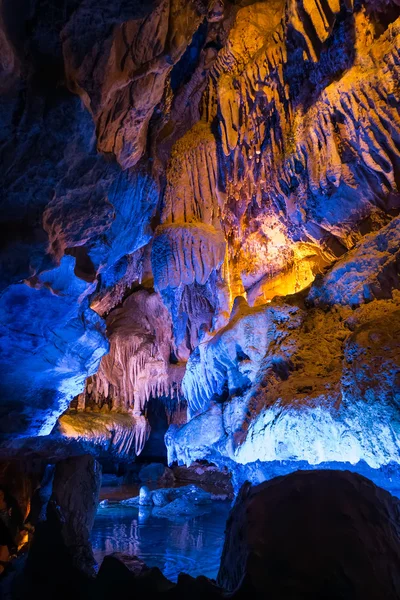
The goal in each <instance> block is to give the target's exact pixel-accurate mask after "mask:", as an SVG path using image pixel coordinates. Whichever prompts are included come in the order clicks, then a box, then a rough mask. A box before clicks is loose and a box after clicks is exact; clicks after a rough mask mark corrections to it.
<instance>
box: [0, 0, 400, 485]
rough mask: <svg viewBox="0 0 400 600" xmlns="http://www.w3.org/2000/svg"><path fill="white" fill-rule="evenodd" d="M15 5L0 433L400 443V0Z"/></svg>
mask: <svg viewBox="0 0 400 600" xmlns="http://www.w3.org/2000/svg"><path fill="white" fill-rule="evenodd" d="M56 4H57V3H56ZM18 7H19V8H18V10H15V6H14V5H13V3H12V1H11V0H4V1H3V3H2V6H1V11H0V50H1V60H0V69H1V71H0V103H1V110H0V115H1V116H0V119H1V127H0V161H1V165H2V169H1V180H0V189H1V198H2V209H3V210H2V211H1V216H0V220H1V231H2V236H1V240H2V246H1V250H0V265H1V281H0V286H1V289H2V293H1V297H0V321H1V332H0V335H1V337H0V379H1V384H2V394H1V397H0V433H1V445H0V449H1V448H2V449H3V451H4V452H11V451H12V450H13V449H14V450H15V451H18V449H19V451H21V452H22V453H23V452H27V451H28V450H29V452H31V451H32V452H34V451H35V450H34V449H35V448H36V449H37V451H38V452H40V453H41V455H42V454H44V453H45V452H46V450H45V448H47V449H48V451H49V452H50V453H52V454H53V453H54V452H56V451H55V450H54V448H55V446H56V445H57V442H55V441H54V440H59V439H60V437H61V436H64V438H65V439H64V441H63V442H62V443H61V444H60V450H59V452H61V453H64V452H68V449H70V452H71V453H74V454H75V453H79V452H80V451H85V452H90V453H92V452H93V453H94V454H98V455H99V456H100V455H102V456H104V455H110V456H112V459H111V460H114V459H116V458H118V457H120V458H121V459H122V458H123V459H124V460H133V459H134V457H135V456H136V455H137V454H139V453H140V452H144V453H145V452H146V444H151V443H152V437H151V436H152V435H153V436H154V439H156V440H158V443H159V442H160V440H161V438H162V436H163V434H164V432H165V430H166V428H167V426H170V427H169V430H168V432H167V434H166V438H165V440H166V445H167V447H168V453H169V460H170V461H177V462H179V463H185V464H190V463H191V462H192V461H194V460H204V459H206V460H209V461H211V462H213V463H218V466H219V467H220V468H221V467H226V468H229V469H231V470H232V471H235V469H237V473H238V474H239V475H238V478H237V481H239V480H241V478H242V476H243V469H242V467H245V466H246V465H249V472H250V471H251V472H252V473H253V471H254V469H255V466H254V465H255V464H257V461H259V463H260V464H261V467H260V472H261V473H265V468H266V467H265V465H266V464H267V465H268V464H270V463H271V462H274V461H288V462H291V463H293V465H295V464H296V461H304V462H305V463H308V464H312V465H317V464H320V463H321V462H327V461H328V462H340V463H343V462H348V463H351V464H353V465H359V464H361V461H365V463H366V464H367V465H369V467H371V468H375V469H377V468H379V467H382V466H385V465H386V466H390V464H391V463H393V462H394V463H396V464H397V463H398V462H399V458H400V456H399V447H400V446H399V442H400V438H399V431H398V412H399V411H398V400H399V372H400V363H399V360H400V358H399V357H400V351H399V347H398V342H397V339H398V333H399V314H400V312H399V311H400V308H399V295H398V290H399V259H398V257H399V234H398V225H399V216H398V215H399V210H400V195H399V185H400V183H399V182H400V127H399V112H398V111H399V106H400V92H399V64H400V61H399V55H400V54H399V53H400V18H399V10H398V9H399V0H385V1H383V0H361V1H360V2H353V0H344V1H342V2H339V1H338V0H327V1H326V2H318V1H317V0H301V1H297V0H296V1H295V0H258V1H255V0H188V1H186V0H152V1H151V2H139V1H137V0H132V1H130V2H128V1H126V0H112V1H110V0H107V1H105V0H96V1H94V0H65V2H63V3H62V6H61V5H60V6H59V5H58V4H57V5H55V4H54V3H52V2H50V1H49V0H32V2H29V3H22V4H21V3H20V4H19V5H18ZM186 408H187V410H186ZM151 415H152V417H151ZM154 415H156V416H157V418H156V417H155V416H154ZM34 436H48V438H49V439H47V438H46V440H45V441H43V440H40V441H35V442H32V440H31V437H34ZM14 438H26V439H25V440H24V441H18V440H16V439H14ZM156 445H157V444H156ZM163 450H165V448H163ZM250 465H251V466H250ZM293 468H295V467H293ZM360 468H361V467H360Z"/></svg>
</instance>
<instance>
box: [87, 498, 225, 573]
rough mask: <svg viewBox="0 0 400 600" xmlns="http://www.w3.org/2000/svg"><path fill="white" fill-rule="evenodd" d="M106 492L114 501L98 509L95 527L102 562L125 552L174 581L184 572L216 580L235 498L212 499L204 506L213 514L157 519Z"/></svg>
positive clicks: (95, 543) (97, 555)
mask: <svg viewBox="0 0 400 600" xmlns="http://www.w3.org/2000/svg"><path fill="white" fill-rule="evenodd" d="M136 493H137V491H136V490H135V493H134V494H133V493H132V494H131V495H136ZM102 496H103V497H107V496H108V498H109V500H110V503H109V505H108V506H106V507H104V508H102V507H100V508H99V509H98V512H97V515H96V519H95V523H94V526H93V530H92V545H93V551H94V555H95V558H96V560H97V562H98V563H99V564H100V563H101V561H102V560H103V557H104V556H105V555H106V554H111V553H112V552H123V553H125V554H133V555H135V556H138V557H139V558H141V559H142V560H144V561H145V563H146V564H147V565H148V566H149V567H159V569H160V570H161V571H162V572H163V573H164V575H165V576H166V577H168V579H170V580H171V581H176V580H177V577H178V574H179V573H181V572H184V573H188V574H189V575H192V576H193V577H197V576H198V575H206V576H207V577H210V578H214V579H215V578H216V576H217V573H218V568H219V561H220V557H221V552H222V546H223V543H224V532H225V524H226V519H227V517H228V513H229V509H230V502H217V501H216V502H213V503H212V504H211V505H210V506H207V507H204V508H205V509H207V511H209V512H207V513H206V514H204V515H201V516H198V517H194V518H189V517H177V518H175V519H174V520H170V519H161V518H157V517H154V516H153V515H152V513H151V510H149V509H148V508H147V507H128V506H123V505H120V504H118V503H117V502H116V494H113V493H112V492H111V493H109V494H106V493H104V491H103V494H102ZM125 497H129V496H128V495H125Z"/></svg>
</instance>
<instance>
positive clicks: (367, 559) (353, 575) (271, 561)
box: [218, 471, 400, 600]
mask: <svg viewBox="0 0 400 600" xmlns="http://www.w3.org/2000/svg"><path fill="white" fill-rule="evenodd" d="M399 510H400V504H399V501H398V500H397V499H396V498H394V497H393V496H391V495H390V494H389V493H388V492H385V491H384V490H382V489H380V488H378V487H376V486H375V485H374V484H373V483H371V482H370V481H369V480H368V479H365V478H364V477H361V476H360V475H356V474H353V473H349V472H348V471H344V472H340V471H317V472H311V471H299V472H298V473H293V474H292V475H288V476H286V477H278V478H276V479H273V480H271V481H268V482H266V483H263V484H261V485H260V486H257V487H253V488H251V487H250V486H249V485H248V484H247V485H246V484H245V485H244V486H243V488H242V490H241V493H240V495H239V496H238V498H237V500H236V503H235V505H234V507H233V509H232V511H231V513H230V516H229V519H228V523H227V534H226V539H225V545H224V550H223V553H222V557H221V566H220V570H219V574H218V583H219V585H221V586H222V587H224V588H225V589H226V590H229V591H234V590H236V589H238V588H240V587H241V589H242V592H243V593H244V590H246V591H247V594H249V595H252V594H255V595H256V596H257V594H262V595H264V593H265V590H268V594H269V596H270V597H271V599H274V600H275V599H278V598H282V599H285V600H286V599H289V598H290V599H292V598H332V599H333V598H335V599H338V600H339V599H345V598H366V599H367V598H368V599H371V600H372V599H376V600H378V598H383V597H384V598H388V599H389V598H393V599H395V598H398V596H399V593H400V591H399V588H400V580H399V575H398V569H399V556H400V554H399V544H400V529H399Z"/></svg>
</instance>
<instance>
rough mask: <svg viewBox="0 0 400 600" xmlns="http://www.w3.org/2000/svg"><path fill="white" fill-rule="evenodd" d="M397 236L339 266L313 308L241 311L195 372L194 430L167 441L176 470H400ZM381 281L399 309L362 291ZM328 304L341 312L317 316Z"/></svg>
mask: <svg viewBox="0 0 400 600" xmlns="http://www.w3.org/2000/svg"><path fill="white" fill-rule="evenodd" d="M394 224H395V222H393V225H394ZM391 225H392V224H390V225H388V226H387V227H386V228H384V229H382V230H381V231H380V232H379V233H377V234H375V236H367V237H366V238H365V240H364V241H363V242H362V243H360V244H359V246H358V247H357V248H356V249H355V250H354V251H352V252H350V253H349V254H348V255H346V256H345V257H343V259H341V260H340V261H338V262H337V263H336V265H335V266H334V267H333V269H332V270H331V271H329V272H328V273H327V275H326V276H325V278H323V279H320V280H318V282H316V283H315V284H314V286H313V287H312V288H311V291H310V293H309V294H308V297H307V303H306V305H304V303H303V300H302V298H303V297H302V296H298V297H295V296H294V297H292V298H290V297H288V298H287V299H286V302H285V301H284V300H279V299H276V300H275V301H273V302H272V303H270V304H266V305H263V306H258V307H255V308H251V307H249V306H248V305H247V304H246V302H245V301H244V299H242V300H241V301H238V300H237V301H236V304H235V305H234V309H233V311H232V316H231V319H230V321H229V323H228V325H226V327H225V328H223V329H221V330H220V331H219V332H218V333H217V334H216V335H214V336H213V337H211V338H210V340H209V341H208V342H207V343H204V344H201V345H200V346H199V348H198V349H197V350H196V352H194V353H193V354H192V356H191V358H190V360H189V363H188V367H187V370H186V374H185V377H184V381H183V389H184V391H185V396H186V398H187V401H188V405H189V409H190V414H191V416H192V419H191V420H190V421H189V422H188V424H186V425H183V426H181V427H175V428H171V429H170V430H169V432H168V434H167V437H166V443H167V447H168V450H169V460H170V461H171V462H172V461H174V460H179V461H181V462H183V463H186V464H190V462H191V461H193V460H198V459H201V458H205V459H207V460H210V461H213V460H214V461H215V460H217V461H219V464H221V461H222V463H223V462H224V460H225V461H226V462H229V461H230V460H232V461H234V462H235V463H240V464H247V463H252V462H254V461H257V460H260V461H267V462H269V461H275V460H286V461H296V460H297V461H306V462H308V463H310V464H318V463H321V462H330V461H338V462H349V463H352V464H356V463H358V462H359V461H365V462H366V463H367V464H368V465H369V466H370V467H373V468H379V467H380V466H382V465H386V464H389V463H390V462H391V461H394V462H398V461H399V458H400V456H399V450H398V448H399V441H400V439H399V429H398V395H399V373H400V345H399V341H398V339H399V338H398V334H399V332H398V329H399V323H400V319H399V300H400V298H399V294H398V290H397V289H396V288H397V287H398V286H397V278H396V277H393V276H392V273H391V271H390V269H388V270H385V268H384V267H383V268H382V269H381V271H379V269H377V263H378V264H383V265H384V266H385V265H386V264H387V263H389V264H390V261H391V260H392V256H393V252H392V247H391V239H392V236H393V232H395V231H396V229H395V228H394V227H392V226H391ZM378 244H379V246H380V247H381V251H380V253H377V252H376V247H377V245H378ZM385 244H386V245H385ZM393 246H394V247H395V248H397V246H396V244H395V243H394V244H393ZM371 247H372V251H371ZM385 248H386V250H385ZM360 272H362V273H363V275H362V276H360ZM377 273H378V277H380V282H381V288H379V289H385V290H386V292H385V294H384V296H383V297H388V296H390V294H391V295H392V297H391V298H390V299H387V300H385V299H379V298H380V294H378V293H377V294H376V296H377V298H376V299H375V300H372V299H371V301H370V302H366V300H369V299H370V297H369V296H367V297H365V296H364V295H360V293H359V290H360V281H361V280H362V281H364V282H365V289H366V287H367V286H368V285H369V281H372V282H373V281H374V278H375V279H376V280H377ZM343 281H344V283H343ZM340 290H343V291H344V293H346V294H347V296H346V297H345V298H344V300H343V302H340V303H339V297H340ZM325 298H327V299H333V300H332V304H331V306H330V307H326V306H325V310H322V308H319V307H318V308H316V307H315V306H314V305H315V304H317V305H318V306H319V304H320V303H321V302H322V301H321V300H320V299H325ZM336 298H338V300H336ZM348 298H356V299H357V303H358V304H359V306H358V307H357V308H356V306H357V304H356V301H354V302H353V303H352V304H353V305H354V306H353V308H351V307H350V306H347V301H348ZM335 301H336V302H338V303H336V304H335ZM326 303H327V302H326V301H325V305H326ZM343 305H344V306H343Z"/></svg>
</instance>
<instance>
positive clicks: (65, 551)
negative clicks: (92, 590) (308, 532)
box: [15, 455, 101, 600]
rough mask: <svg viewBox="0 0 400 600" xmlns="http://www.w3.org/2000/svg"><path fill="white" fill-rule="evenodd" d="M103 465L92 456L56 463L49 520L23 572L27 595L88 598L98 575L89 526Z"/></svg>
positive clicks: (21, 585) (20, 589)
mask: <svg viewBox="0 0 400 600" xmlns="http://www.w3.org/2000/svg"><path fill="white" fill-rule="evenodd" d="M100 483H101V467H100V465H99V463H97V461H96V460H95V459H94V458H93V457H91V456H87V455H84V456H79V457H73V458H67V459H66V460H62V461H60V462H59V463H58V464H57V465H56V468H55V472H54V479H53V484H52V493H51V497H50V500H49V502H48V504H47V511H46V520H44V521H42V522H40V523H39V524H38V525H37V526H36V531H35V536H34V540H33V544H32V546H31V548H30V552H29V555H28V558H27V561H26V566H25V569H24V573H23V577H22V578H21V579H20V581H19V582H18V584H17V586H16V592H15V593H17V594H19V596H21V597H23V598H28V597H29V596H30V595H34V596H37V597H41V598H46V599H47V598H48V599H49V600H50V599H51V598H54V597H57V598H68V597H71V596H73V597H75V598H84V597H87V595H88V593H89V586H90V583H91V580H92V578H93V577H94V575H95V570H94V566H95V560H94V557H93V551H92V547H91V543H90V532H91V529H92V526H93V521H94V517H95V513H96V509H97V503H98V499H99V490H100Z"/></svg>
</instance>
